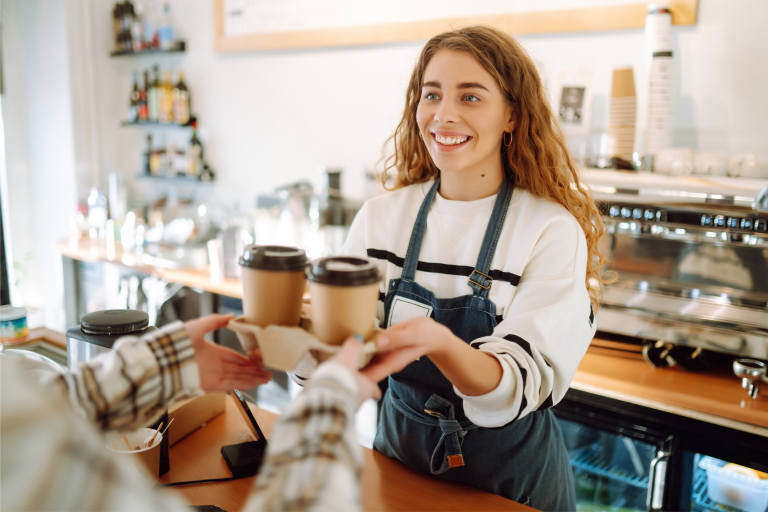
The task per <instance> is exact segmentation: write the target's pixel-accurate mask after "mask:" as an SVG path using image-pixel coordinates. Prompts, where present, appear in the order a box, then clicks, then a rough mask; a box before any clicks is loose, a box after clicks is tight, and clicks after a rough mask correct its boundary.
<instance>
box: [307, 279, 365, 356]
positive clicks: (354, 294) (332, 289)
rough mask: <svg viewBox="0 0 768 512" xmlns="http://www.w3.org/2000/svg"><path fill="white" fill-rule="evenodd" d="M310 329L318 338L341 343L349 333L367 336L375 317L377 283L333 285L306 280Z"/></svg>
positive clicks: (336, 343)
mask: <svg viewBox="0 0 768 512" xmlns="http://www.w3.org/2000/svg"><path fill="white" fill-rule="evenodd" d="M309 293H310V295H311V296H312V330H313V331H314V332H315V334H316V335H317V337H318V338H320V341H322V342H324V343H327V344H329V345H341V344H343V343H344V341H345V340H346V339H347V338H349V337H350V336H354V335H355V334H362V335H363V338H364V339H366V340H367V339H370V338H371V335H372V334H373V328H374V324H375V321H376V305H377V303H378V300H379V284H378V283H372V284H366V285H359V286H337V285H328V284H321V283H317V282H314V281H310V282H309Z"/></svg>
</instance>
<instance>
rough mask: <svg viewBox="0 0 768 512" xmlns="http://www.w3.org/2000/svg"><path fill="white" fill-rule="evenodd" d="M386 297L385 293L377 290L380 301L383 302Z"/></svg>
mask: <svg viewBox="0 0 768 512" xmlns="http://www.w3.org/2000/svg"><path fill="white" fill-rule="evenodd" d="M386 298H387V295H386V294H384V293H382V292H379V300H380V301H381V302H385V299H386Z"/></svg>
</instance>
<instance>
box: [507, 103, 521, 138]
mask: <svg viewBox="0 0 768 512" xmlns="http://www.w3.org/2000/svg"><path fill="white" fill-rule="evenodd" d="M519 116H520V111H519V110H518V104H517V103H515V104H513V105H510V106H509V121H508V122H507V127H506V129H505V130H504V131H507V132H509V133H513V132H514V131H515V127H516V126H517V121H518V119H519Z"/></svg>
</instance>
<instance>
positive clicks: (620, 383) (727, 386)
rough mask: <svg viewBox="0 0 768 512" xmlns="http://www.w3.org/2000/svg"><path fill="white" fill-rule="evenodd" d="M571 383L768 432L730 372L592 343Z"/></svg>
mask: <svg viewBox="0 0 768 512" xmlns="http://www.w3.org/2000/svg"><path fill="white" fill-rule="evenodd" d="M55 249H56V250H57V251H58V252H60V253H61V254H62V255H64V256H67V257H69V258H72V259H76V260H82V261H108V262H112V263H117V264H121V265H126V266H131V267H135V268H137V269H138V270H141V271H143V272H147V273H154V274H156V275H158V276H159V277H161V278H163V279H166V280H168V281H171V282H175V283H180V284H184V285H186V286H190V287H196V288H202V289H204V290H206V291H209V292H212V293H217V294H220V295H226V296H229V297H236V298H242V287H241V284H240V281H239V280H236V279H225V280H223V281H222V282H219V283H213V282H211V279H210V273H209V272H203V271H192V270H168V269H162V268H157V267H151V266H146V265H144V264H142V263H141V262H140V258H139V257H138V256H136V254H135V253H132V252H131V253H123V252H122V251H121V249H120V244H117V247H116V250H115V254H114V257H113V258H111V259H109V258H107V251H106V246H105V243H104V242H103V241H95V242H92V241H91V240H90V239H88V238H81V239H79V240H75V241H74V242H73V243H70V241H69V240H64V241H62V242H60V243H58V244H56V245H55ZM610 343H611V342H604V343H601V345H610ZM571 387H572V388H574V389H579V390H582V391H586V392H589V393H595V394H598V395H601V396H606V397H609V398H615V399H617V400H622V401H625V402H630V403H635V404H638V405H643V406H646V407H651V408H653V409H658V410H663V411H667V412H671V413H674V414H680V415H683V416H688V417H691V418H696V419H701V420H703V421H707V422H710V423H716V424H719V425H723V426H726V427H729V428H736V429H739V430H744V431H748V432H752V433H757V434H759V435H763V436H766V437H768V386H764V387H763V391H762V393H761V394H759V395H758V398H757V399H756V400H752V399H751V398H749V395H747V392H746V391H745V390H743V389H742V388H741V382H740V381H739V379H737V378H736V377H735V376H734V375H733V373H731V372H716V371H712V372H707V373H691V372H686V371H684V370H682V369H679V368H666V369H654V368H651V367H650V366H649V365H648V364H647V363H646V362H645V361H644V360H643V358H642V356H641V355H640V354H632V353H626V352H621V351H616V350H609V349H605V348H598V347H595V346H593V347H591V348H590V349H589V351H588V352H587V354H586V355H585V356H584V359H583V360H582V361H581V364H580V365H579V369H578V371H577V372H576V376H575V377H574V379H573V382H572V383H571Z"/></svg>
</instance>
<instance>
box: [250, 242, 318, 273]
mask: <svg viewBox="0 0 768 512" xmlns="http://www.w3.org/2000/svg"><path fill="white" fill-rule="evenodd" d="M308 262H309V258H307V253H305V252H304V249H299V248H298V247H286V246H283V245H248V246H246V247H245V251H243V255H242V256H241V257H240V260H239V263H240V264H241V265H242V266H244V267H248V268H256V269H259V270H277V271H282V272H298V271H300V270H304V267H306V266H307V263H308Z"/></svg>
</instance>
